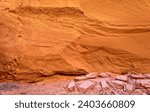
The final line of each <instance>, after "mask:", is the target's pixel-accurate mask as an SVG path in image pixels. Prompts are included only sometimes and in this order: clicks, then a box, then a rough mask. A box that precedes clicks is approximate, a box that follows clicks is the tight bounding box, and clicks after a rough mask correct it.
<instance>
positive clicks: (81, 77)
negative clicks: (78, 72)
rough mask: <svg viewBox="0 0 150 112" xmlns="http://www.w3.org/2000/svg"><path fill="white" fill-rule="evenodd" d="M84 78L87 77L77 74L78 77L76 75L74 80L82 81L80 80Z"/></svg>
mask: <svg viewBox="0 0 150 112" xmlns="http://www.w3.org/2000/svg"><path fill="white" fill-rule="evenodd" d="M86 79H87V77H86V76H79V77H76V78H75V79H74V81H82V80H86Z"/></svg>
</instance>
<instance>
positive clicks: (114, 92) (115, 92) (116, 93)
mask: <svg viewBox="0 0 150 112" xmlns="http://www.w3.org/2000/svg"><path fill="white" fill-rule="evenodd" d="M112 93H113V94H114V95H120V94H119V93H118V92H117V91H114V90H112Z"/></svg>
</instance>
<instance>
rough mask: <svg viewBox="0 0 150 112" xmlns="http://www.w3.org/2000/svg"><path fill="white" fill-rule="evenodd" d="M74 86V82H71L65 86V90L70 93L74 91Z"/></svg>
mask: <svg viewBox="0 0 150 112" xmlns="http://www.w3.org/2000/svg"><path fill="white" fill-rule="evenodd" d="M75 86H76V84H75V82H74V81H72V82H70V83H69V84H68V85H67V89H68V90H69V91H71V92H72V91H74V88H75Z"/></svg>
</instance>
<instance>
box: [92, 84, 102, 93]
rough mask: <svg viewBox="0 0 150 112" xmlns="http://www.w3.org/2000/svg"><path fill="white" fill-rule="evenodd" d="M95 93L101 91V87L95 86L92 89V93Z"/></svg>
mask: <svg viewBox="0 0 150 112" xmlns="http://www.w3.org/2000/svg"><path fill="white" fill-rule="evenodd" d="M96 91H98V92H99V91H102V87H101V86H100V85H99V84H96V85H95V87H94V92H96Z"/></svg>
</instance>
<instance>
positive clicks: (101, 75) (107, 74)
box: [98, 73, 110, 78]
mask: <svg viewBox="0 0 150 112" xmlns="http://www.w3.org/2000/svg"><path fill="white" fill-rule="evenodd" d="M98 75H99V77H102V78H108V77H110V75H109V73H99V74H98Z"/></svg>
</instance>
